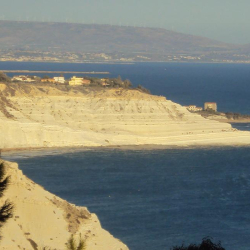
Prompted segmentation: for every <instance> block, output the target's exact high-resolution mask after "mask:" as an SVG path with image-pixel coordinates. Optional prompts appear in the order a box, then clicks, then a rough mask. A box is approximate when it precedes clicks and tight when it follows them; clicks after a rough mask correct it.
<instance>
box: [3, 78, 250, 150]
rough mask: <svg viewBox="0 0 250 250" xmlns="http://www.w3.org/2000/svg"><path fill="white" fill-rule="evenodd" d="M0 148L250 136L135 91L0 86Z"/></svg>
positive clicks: (243, 139)
mask: <svg viewBox="0 0 250 250" xmlns="http://www.w3.org/2000/svg"><path fill="white" fill-rule="evenodd" d="M0 119H1V123H0V131H1V133H0V148H2V149H14V148H37V147H64V146H65V147H66V146H67V147H76V146H115V145H143V144H158V145H206V144H209V145H211V144H223V145H231V144H241V145H242V144H247V145H249V143H250V133H249V132H240V131H237V130H235V129H232V127H231V125H230V124H226V123H221V122H218V121H213V120H209V119H205V118H203V117H201V116H200V115H197V114H193V113H190V112H189V111H187V110H186V108H185V107H182V106H181V105H179V104H177V103H174V102H172V101H170V100H166V98H165V97H162V96H154V95H150V94H146V93H142V92H140V91H139V90H136V89H122V88H120V89H108V88H96V89H95V88H94V87H89V88H88V87H82V86H81V87H70V86H66V85H64V86H60V85H42V84H40V85H39V84H33V85H32V84H24V83H21V84H17V83H9V84H1V83H0Z"/></svg>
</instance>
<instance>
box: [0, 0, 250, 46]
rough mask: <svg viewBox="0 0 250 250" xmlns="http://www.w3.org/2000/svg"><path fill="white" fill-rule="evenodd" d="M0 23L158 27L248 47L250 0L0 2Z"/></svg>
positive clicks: (58, 0) (249, 37) (0, 0)
mask: <svg viewBox="0 0 250 250" xmlns="http://www.w3.org/2000/svg"><path fill="white" fill-rule="evenodd" d="M0 4H1V5H0V6H1V8H0V19H5V20H24V21H26V20H29V21H59V22H65V21H67V22H79V23H98V24H113V25H115V24H116V25H130V26H134V25H135V26H147V27H161V28H166V29H170V30H172V29H173V30H174V31H178V32H183V33H188V34H194V35H201V36H206V37H209V38H212V39H216V40H220V41H225V42H231V43H241V44H244V43H250V14H249V12H250V0H153V1H152V0H0Z"/></svg>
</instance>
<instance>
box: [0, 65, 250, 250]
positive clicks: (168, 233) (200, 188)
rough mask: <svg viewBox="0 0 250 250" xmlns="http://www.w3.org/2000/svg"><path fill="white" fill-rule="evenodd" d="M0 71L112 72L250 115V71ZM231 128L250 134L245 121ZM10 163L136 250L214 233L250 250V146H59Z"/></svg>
mask: <svg viewBox="0 0 250 250" xmlns="http://www.w3.org/2000/svg"><path fill="white" fill-rule="evenodd" d="M1 69H30V70H32V69H33V70H62V71H63V70H73V71H80V70H81V71H109V72H110V77H116V76H118V75H121V77H122V78H123V79H127V78H128V79H130V80H131V81H132V83H134V85H137V84H141V85H143V86H145V87H147V88H149V89H150V90H151V92H152V93H153V94H159V95H164V96H166V97H167V98H168V99H171V100H173V101H175V102H178V103H180V104H182V105H189V104H195V105H197V106H202V105H203V103H204V102H206V101H214V102H217V103H218V108H219V111H232V112H240V113H244V114H250V98H249V94H250V65H240V64H236V65H235V64H170V63H138V64H126V65H122V64H119V65H112V64H54V63H14V62H0V70H1ZM37 75H38V74H37ZM65 76H66V77H70V76H71V75H65ZM100 77H103V76H101V75H100ZM233 126H234V127H236V128H238V129H241V130H247V131H250V124H247V123H246V124H234V125H233ZM3 158H5V159H9V160H13V161H17V162H18V163H19V166H20V168H21V169H22V170H23V172H24V173H25V174H26V175H27V176H28V177H30V178H31V179H32V180H34V181H35V182H37V183H39V184H41V185H42V186H44V187H45V188H46V189H47V190H49V191H50V192H53V193H55V194H56V195H58V196H60V197H62V198H64V199H66V200H68V201H69V202H72V203H75V204H77V205H79V206H87V207H88V209H89V210H90V211H91V212H94V213H96V214H97V215H98V217H99V219H100V221H101V223H102V226H103V227H104V228H105V229H107V230H108V231H109V232H110V233H111V234H113V235H114V236H115V237H117V238H119V239H121V240H122V241H123V242H124V243H126V244H127V245H128V247H129V248H130V249H131V250H164V249H165V250H169V249H170V248H171V247H172V246H174V245H181V244H182V243H184V244H186V245H187V244H190V243H194V242H195V243H200V242H201V240H202V238H204V237H207V236H210V237H212V238H213V240H214V241H215V242H217V241H219V240H220V241H221V243H222V246H223V247H225V248H226V250H249V249H250V237H249V235H250V147H169V148H152V147H149V146H148V147H144V148H138V147H132V148H130V147H128V148H119V147H117V148H95V149H93V148H85V149H77V150H76V149H63V150H60V149H53V150H36V151H30V152H11V153H4V154H3ZM104 250H108V249H104Z"/></svg>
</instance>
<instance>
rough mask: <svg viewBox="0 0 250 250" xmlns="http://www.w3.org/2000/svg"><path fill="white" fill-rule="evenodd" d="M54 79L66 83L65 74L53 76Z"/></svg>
mask: <svg viewBox="0 0 250 250" xmlns="http://www.w3.org/2000/svg"><path fill="white" fill-rule="evenodd" d="M53 79H54V80H55V82H59V83H65V78H64V77H63V76H55V77H53Z"/></svg>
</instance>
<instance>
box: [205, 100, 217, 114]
mask: <svg viewBox="0 0 250 250" xmlns="http://www.w3.org/2000/svg"><path fill="white" fill-rule="evenodd" d="M204 110H213V111H215V112H217V103H216V102H205V103H204Z"/></svg>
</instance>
